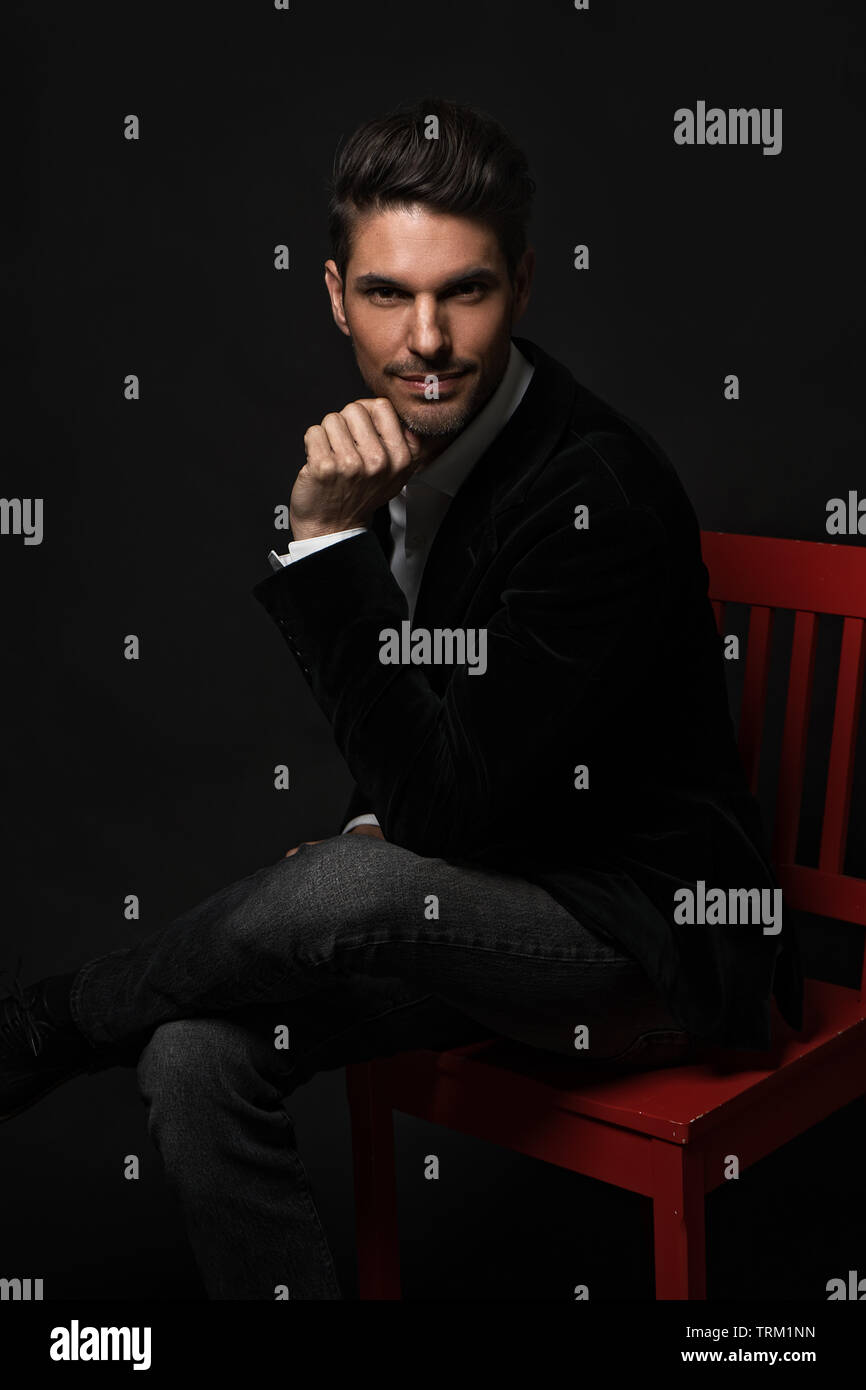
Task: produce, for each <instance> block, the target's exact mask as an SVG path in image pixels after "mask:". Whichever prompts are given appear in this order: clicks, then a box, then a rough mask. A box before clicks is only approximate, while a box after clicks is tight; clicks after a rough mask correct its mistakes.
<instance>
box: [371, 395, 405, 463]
mask: <svg viewBox="0 0 866 1390" xmlns="http://www.w3.org/2000/svg"><path fill="white" fill-rule="evenodd" d="M358 404H359V405H362V406H363V407H364V409H365V410H366V411H367V413H368V414H369V416H370V419H371V420H372V421H373V424H374V425H375V427H376V431H377V433H378V434H379V435H380V436H381V438H382V439H383V441H384V443H385V446H386V448H387V449H388V453H389V454H390V456H391V459H392V460H393V462H394V466H395V467H396V468H406V467H408V465H409V464H410V463H411V462H412V460H413V459H415V458H417V456H418V453H419V445H418V443H417V441H416V439H415V437H414V435H412V434H411V433H410V432H409V431H407V430H406V429H405V427H404V425H403V422H402V421H401V420H400V418H399V416H398V415H397V412H396V410H395V409H394V407H393V405H392V404H391V402H390V401H389V400H388V398H387V397H386V396H377V397H375V398H374V399H373V400H362V401H359V402H358Z"/></svg>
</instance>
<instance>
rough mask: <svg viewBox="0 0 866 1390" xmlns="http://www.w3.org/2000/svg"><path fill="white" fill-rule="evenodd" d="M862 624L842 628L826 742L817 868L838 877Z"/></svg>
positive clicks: (860, 678)
mask: <svg viewBox="0 0 866 1390" xmlns="http://www.w3.org/2000/svg"><path fill="white" fill-rule="evenodd" d="M863 654H864V620H863V619H862V618H846V619H845V622H844V624H843V627H842V651H841V653H840V656H839V679H838V683H837V686H836V709H835V712H834V715H833V735H832V738H831V741H830V763H829V766H828V769H827V792H826V796H825V798H824V824H823V828H822V831H821V849H820V852H819V855H818V868H819V869H822V870H823V871H824V872H825V873H831V874H841V873H842V871H843V865H844V860H845V841H846V839H847V836H848V812H849V810H850V807H851V784H852V781H853V778H854V750H855V747H856V744H857V721H858V719H859V717H860V701H861V696H862V693H863V691H862V686H863Z"/></svg>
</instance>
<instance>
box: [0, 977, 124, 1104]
mask: <svg viewBox="0 0 866 1390" xmlns="http://www.w3.org/2000/svg"><path fill="white" fill-rule="evenodd" d="M19 966H20V962H19ZM0 974H6V971H5V970H4V971H0ZM45 985H46V981H45V980H39V981H37V982H36V984H33V985H28V986H27V987H26V988H22V986H21V983H20V980H19V979H18V975H17V974H16V977H15V980H14V982H13V985H12V993H11V994H7V995H5V996H4V997H2V998H0V1123H2V1122H3V1121H4V1120H11V1119H12V1117H13V1116H14V1115H20V1113H21V1111H22V1110H27V1109H28V1107H29V1106H31V1105H33V1104H34V1102H35V1101H37V1100H39V1099H40V1098H41V1097H42V1096H44V1095H47V1094H48V1092H49V1091H53V1090H55V1089H56V1088H57V1087H58V1086H62V1085H63V1083H64V1081H69V1080H71V1079H72V1077H73V1076H80V1075H81V1074H82V1073H85V1072H86V1073H92V1072H97V1071H103V1070H105V1068H106V1067H110V1066H114V1065H116V1064H117V1055H116V1052H115V1050H114V1049H113V1048H109V1047H100V1046H98V1045H97V1044H95V1043H91V1041H90V1039H89V1038H86V1037H85V1036H84V1034H83V1033H81V1032H80V1031H79V1030H78V1029H77V1028H76V1027H75V1024H74V1023H71V1022H63V1023H60V1022H57V1021H56V1020H55V1019H54V1018H53V1017H52V1015H51V1013H50V1012H49V1009H48V1005H47V1001H46V997H45Z"/></svg>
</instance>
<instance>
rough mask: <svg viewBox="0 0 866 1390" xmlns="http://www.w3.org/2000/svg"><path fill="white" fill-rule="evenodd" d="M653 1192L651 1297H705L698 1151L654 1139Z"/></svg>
mask: <svg viewBox="0 0 866 1390" xmlns="http://www.w3.org/2000/svg"><path fill="white" fill-rule="evenodd" d="M653 1193H654V1196H653V1225H654V1229H655V1265H656V1298H657V1299H675V1298H676V1299H702V1298H704V1299H705V1298H706V1296H707V1251H706V1227H705V1214H706V1193H705V1189H704V1155H703V1152H702V1151H701V1149H700V1148H693V1147H692V1146H690V1145H688V1144H668V1143H666V1142H665V1141H664V1140H663V1139H656V1140H654V1141H653Z"/></svg>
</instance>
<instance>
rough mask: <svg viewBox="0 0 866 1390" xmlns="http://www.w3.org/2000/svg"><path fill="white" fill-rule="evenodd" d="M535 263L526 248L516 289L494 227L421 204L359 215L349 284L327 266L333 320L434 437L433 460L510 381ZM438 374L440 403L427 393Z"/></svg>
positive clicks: (411, 422)
mask: <svg viewBox="0 0 866 1390" xmlns="http://www.w3.org/2000/svg"><path fill="white" fill-rule="evenodd" d="M532 259H533V257H532V252H531V251H527V252H526V253H525V255H524V258H523V260H522V261H521V263H520V265H519V266H518V269H517V274H516V277H515V283H514V285H512V284H511V283H510V282H509V279H508V272H507V266H506V261H505V257H504V254H503V252H502V250H501V247H500V245H499V241H498V238H497V236H496V233H495V232H494V231H493V230H492V229H490V228H488V227H486V226H484V225H483V224H482V223H479V222H476V221H472V220H470V219H468V218H466V217H457V216H453V215H452V214H450V213H444V212H437V211H434V210H433V209H431V208H427V207H424V206H423V205H420V204H414V205H413V206H412V207H410V208H408V209H404V210H398V209H396V208H393V209H388V210H387V211H384V212H368V213H364V214H361V215H360V216H358V217H357V219H356V222H355V226H354V231H353V236H352V253H351V256H350V259H349V262H348V264H347V266H346V275H345V283H344V282H343V281H342V280H341V279H340V276H339V274H338V272H337V267H336V265H335V264H334V262H333V261H328V262H327V264H326V272H325V280H326V283H327V286H328V292H329V294H330V296H331V306H332V310H333V314H334V319H335V321H336V323H337V325H338V326H339V327H340V328H341V330H342V331H343V332H344V333H346V334H347V335H348V336H349V337H350V338H351V340H352V346H353V348H354V351H355V357H356V360H357V363H358V369H359V371H360V373H361V376H362V377H363V379H364V381H365V382H366V384H367V386H368V387H369V390H370V392H371V393H372V395H374V396H386V397H387V398H388V400H390V402H391V404H392V405H393V407H394V410H395V411H396V413H397V415H398V417H399V418H400V419H401V420H402V422H403V424H404V425H407V426H408V427H409V428H410V429H412V430H414V431H415V433H416V434H417V435H419V436H421V438H422V442H424V441H425V437H426V439H429V441H430V444H429V446H428V447H427V448H426V449H425V450H424V453H426V454H428V455H429V454H431V453H432V452H434V451H435V452H437V453H438V452H441V449H442V448H444V447H445V446H446V445H447V444H448V443H449V442H450V440H451V439H453V438H454V436H455V435H457V434H458V433H459V432H460V431H461V430H463V429H465V427H466V425H467V424H468V423H469V421H470V420H471V419H472V418H473V417H474V416H475V415H477V414H478V412H479V410H481V408H482V406H484V405H485V404H486V402H487V401H488V400H489V399H490V396H491V395H492V394H493V392H494V391H495V389H496V387H497V386H498V384H499V382H500V380H501V379H502V374H503V372H504V371H505V367H506V365H507V362H508V354H509V351H510V346H511V329H512V325H513V324H514V323H515V322H516V320H517V319H518V318H519V317H520V314H521V313H522V312H523V309H524V307H525V305H526V301H527V299H528V297H529V283H530V280H531V275H532ZM429 376H435V377H436V381H437V389H438V399H437V398H436V397H435V394H434V393H431V392H430V391H429V388H428V391H427V393H426V394H425V381H424V378H425V377H429ZM427 395H431V398H430V399H427ZM434 440H436V441H438V442H437V444H436V445H434Z"/></svg>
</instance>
